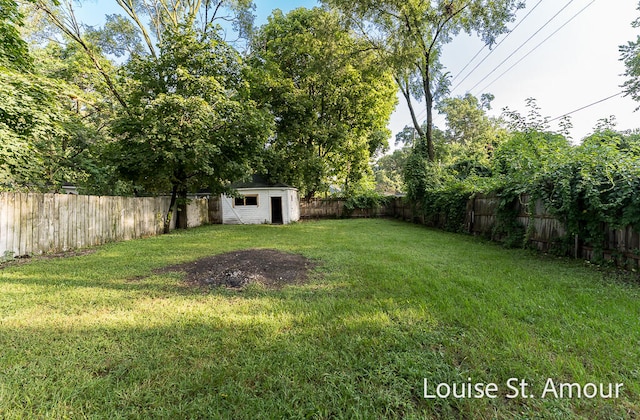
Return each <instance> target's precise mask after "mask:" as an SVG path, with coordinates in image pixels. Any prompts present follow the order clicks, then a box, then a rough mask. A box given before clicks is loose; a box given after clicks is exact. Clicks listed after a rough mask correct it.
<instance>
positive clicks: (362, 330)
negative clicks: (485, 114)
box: [0, 220, 640, 419]
mask: <svg viewBox="0 0 640 420" xmlns="http://www.w3.org/2000/svg"><path fill="white" fill-rule="evenodd" d="M261 247H263V248H275V249H280V250H283V251H292V252H297V253H301V254H304V255H306V256H307V257H309V258H312V259H314V260H317V261H318V262H319V263H320V265H319V266H318V268H316V270H315V272H314V273H312V276H311V281H310V282H309V283H307V284H304V285H296V286H289V287H285V288H284V289H281V290H268V289H265V288H261V287H258V286H252V287H250V288H249V289H247V290H244V291H242V292H238V291H230V290H226V289H212V290H203V289H195V288H191V287H189V286H187V285H186V284H185V282H183V279H182V274H180V273H167V274H161V275H159V274H153V269H155V268H159V267H163V266H167V265H171V264H177V263H181V262H186V261H190V260H195V259H198V258H200V257H203V256H207V255H211V254H217V253H222V252H226V251H229V250H235V249H246V248H261ZM613 274H614V273H613V272H609V271H606V270H600V271H599V270H595V269H594V268H592V267H587V266H585V265H584V264H582V263H580V262H575V261H567V260H561V259H552V258H549V257H541V256H538V255H536V254H532V253H529V252H526V251H518V250H516V251H514V250H505V249H502V248H500V247H499V246H497V245H494V244H490V243H486V242H482V241H480V240H477V239H475V238H471V237H466V236H459V235H452V234H448V233H443V232H438V231H434V230H429V229H425V228H423V227H419V226H415V225H410V224H405V223H400V222H394V221H387V220H346V221H345V220H336V221H323V222H310V223H300V224H295V225H290V226H213V227H206V228H199V229H194V230H192V231H188V232H182V233H176V234H171V235H166V236H161V237H156V238H148V239H144V240H137V241H131V242H126V243H119V244H110V245H108V246H104V247H100V248H99V249H98V250H97V252H95V253H94V254H91V255H84V256H80V257H73V258H64V259H48V260H40V261H37V260H36V261H32V262H30V263H28V264H24V265H19V266H13V267H8V268H5V269H4V270H1V271H0V349H2V352H1V353H0V417H1V418H9V419H11V418H32V417H36V418H74V419H75V418H110V419H111V418H149V417H154V418H230V419H242V418H246V419H256V418H362V419H370V418H383V417H387V418H400V417H404V418H498V419H500V418H523V419H524V418H536V417H537V418H558V419H565V418H633V417H636V418H637V417H638V416H639V415H640V402H639V401H640V368H639V367H638V366H639V365H638V360H639V359H640V286H638V285H637V284H634V283H631V282H625V281H620V280H618V279H615V278H612V276H613ZM425 378H426V379H427V381H428V383H429V384H434V385H435V384H438V383H466V382H467V381H468V378H471V381H472V382H473V383H476V382H478V383H496V384H498V386H499V392H498V397H497V398H471V399H456V398H451V397H450V398H436V399H425V398H424V397H423V391H424V389H423V383H424V379H425ZM509 378H519V379H524V380H526V381H527V382H528V383H529V384H530V386H529V389H530V391H531V392H532V393H534V394H536V398H531V399H529V398H527V399H525V398H507V397H506V396H507V395H508V394H509V392H510V389H508V388H507V387H506V385H505V384H506V382H507V380H508V379H509ZM548 378H552V379H553V380H554V381H556V382H557V383H558V382H575V383H579V384H586V383H605V384H608V383H624V388H623V392H622V394H621V395H620V397H619V398H615V399H614V398H612V399H605V398H593V399H587V398H576V397H575V396H574V397H573V398H544V399H543V398H540V394H541V393H542V390H543V388H544V386H545V381H546V380H547V379H548Z"/></svg>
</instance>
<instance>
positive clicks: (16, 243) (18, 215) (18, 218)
mask: <svg viewBox="0 0 640 420" xmlns="http://www.w3.org/2000/svg"><path fill="white" fill-rule="evenodd" d="M12 205H13V229H14V231H13V252H14V253H15V255H22V254H20V251H21V250H20V235H21V233H22V230H23V225H22V208H21V205H22V193H14V194H13V203H12Z"/></svg>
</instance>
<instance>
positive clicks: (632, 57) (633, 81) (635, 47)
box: [620, 3, 640, 101]
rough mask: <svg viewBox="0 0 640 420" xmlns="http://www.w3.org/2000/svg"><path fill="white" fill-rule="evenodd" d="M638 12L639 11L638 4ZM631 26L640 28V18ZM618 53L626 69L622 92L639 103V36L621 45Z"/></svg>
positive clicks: (639, 6)
mask: <svg viewBox="0 0 640 420" xmlns="http://www.w3.org/2000/svg"><path fill="white" fill-rule="evenodd" d="M638 10H640V3H639V5H638ZM631 26H633V27H634V28H638V27H640V18H638V19H636V20H634V21H633V22H632V23H631ZM620 53H621V54H622V61H624V64H625V66H626V67H627V70H626V71H625V74H624V75H625V76H626V77H627V81H626V82H625V83H624V85H623V87H624V90H625V92H626V93H627V95H631V97H632V98H633V99H634V100H635V101H640V35H638V37H637V38H636V40H635V41H629V42H628V43H627V44H626V45H621V46H620Z"/></svg>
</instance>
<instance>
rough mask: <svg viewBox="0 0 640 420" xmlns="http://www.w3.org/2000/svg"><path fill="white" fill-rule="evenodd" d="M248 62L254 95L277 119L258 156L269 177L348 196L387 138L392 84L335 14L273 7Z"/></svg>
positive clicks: (308, 191) (303, 189)
mask: <svg viewBox="0 0 640 420" xmlns="http://www.w3.org/2000/svg"><path fill="white" fill-rule="evenodd" d="M250 63H251V65H252V67H253V69H254V71H253V78H252V93H253V97H254V98H255V99H256V100H257V101H259V102H261V103H266V104H268V106H269V107H270V109H271V112H272V114H273V118H274V120H275V123H276V133H275V136H274V137H273V138H272V139H270V141H269V145H268V147H267V149H266V151H265V156H264V159H263V160H264V164H265V166H266V168H267V171H268V175H269V177H270V178H271V179H273V180H274V181H281V182H286V183H288V184H291V185H295V186H296V187H297V188H299V189H300V191H301V193H302V194H303V195H305V196H312V195H313V194H314V193H316V192H327V191H328V190H329V188H330V187H332V186H336V187H338V188H340V189H341V190H343V191H344V192H346V193H349V192H350V191H351V190H354V189H358V186H359V184H360V183H361V182H362V181H363V180H366V179H367V178H371V176H372V174H371V170H370V167H369V162H370V160H371V157H372V156H374V154H375V153H376V152H377V151H379V150H381V149H383V148H384V147H386V145H387V138H388V137H389V132H388V129H387V128H386V125H387V122H388V120H389V117H390V115H391V113H392V111H393V108H394V105H395V103H396V98H395V88H394V83H393V80H392V79H391V76H390V73H389V72H388V71H387V69H385V68H383V67H382V66H381V65H380V63H379V61H378V60H377V59H376V56H375V54H374V53H373V52H371V51H369V50H367V48H366V46H364V45H363V43H362V42H361V41H358V40H357V39H355V38H354V37H353V36H352V34H351V33H350V32H349V31H348V30H347V29H346V28H344V26H342V25H341V23H340V21H339V19H338V16H337V15H336V14H335V13H330V12H327V11H325V10H323V9H320V8H314V9H312V10H307V9H304V8H300V9H296V10H294V11H292V12H290V13H289V14H287V15H284V14H283V13H282V12H281V11H279V10H275V11H274V13H273V15H272V16H271V17H270V18H269V22H268V23H267V24H266V25H264V26H263V27H262V28H260V30H259V31H258V32H257V34H256V35H255V37H254V39H253V41H252V45H251V56H250Z"/></svg>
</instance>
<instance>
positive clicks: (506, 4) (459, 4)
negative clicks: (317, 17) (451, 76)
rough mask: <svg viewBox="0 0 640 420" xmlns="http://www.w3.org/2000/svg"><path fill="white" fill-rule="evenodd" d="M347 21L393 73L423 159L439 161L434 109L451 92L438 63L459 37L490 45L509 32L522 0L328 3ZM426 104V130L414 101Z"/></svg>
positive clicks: (327, 0) (357, 0)
mask: <svg viewBox="0 0 640 420" xmlns="http://www.w3.org/2000/svg"><path fill="white" fill-rule="evenodd" d="M324 3H325V4H327V5H329V6H331V7H333V8H336V9H338V10H340V11H341V13H342V14H343V15H344V16H345V17H346V18H347V20H348V22H349V23H350V25H351V27H353V28H354V29H355V30H357V31H358V33H359V34H360V36H361V37H362V38H363V39H366V40H367V42H368V43H369V45H370V47H371V48H373V49H374V50H375V51H376V52H377V53H378V54H379V56H380V58H381V59H382V60H384V61H385V62H386V63H387V65H389V66H390V68H391V69H393V72H394V78H395V81H396V82H397V85H398V87H399V88H400V91H401V92H402V95H403V96H404V98H405V100H406V102H407V105H408V106H409V111H410V113H411V117H412V120H413V126H414V128H415V130H416V131H417V132H418V134H419V136H420V139H421V140H422V141H424V142H425V143H426V144H425V146H424V147H423V148H421V149H420V150H423V152H424V154H425V156H424V157H425V158H427V159H428V160H430V161H433V160H434V159H435V150H434V144H433V135H432V130H433V107H434V105H435V103H436V102H437V100H438V99H439V98H440V97H442V96H443V95H444V94H445V93H446V92H447V89H448V83H449V82H448V79H447V75H446V73H445V69H444V68H443V66H442V64H441V62H440V58H441V54H442V47H443V46H444V45H446V44H447V43H449V42H451V41H452V40H453V38H454V37H455V36H456V35H458V34H459V33H460V32H466V33H469V34H471V33H476V34H478V35H479V36H480V37H481V38H482V40H483V41H484V42H485V43H486V44H488V45H491V44H493V43H494V42H495V39H496V37H497V36H498V35H500V34H503V33H505V32H506V31H507V30H508V29H507V24H508V23H509V22H511V21H512V20H513V19H514V16H515V12H516V11H517V10H518V9H520V8H522V7H524V2H522V1H518V0H438V1H425V0H376V1H371V0H324ZM421 101H422V102H424V106H425V111H426V120H427V121H426V126H425V127H424V128H423V125H422V123H421V121H419V120H418V116H417V111H416V105H415V104H416V102H421Z"/></svg>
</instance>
